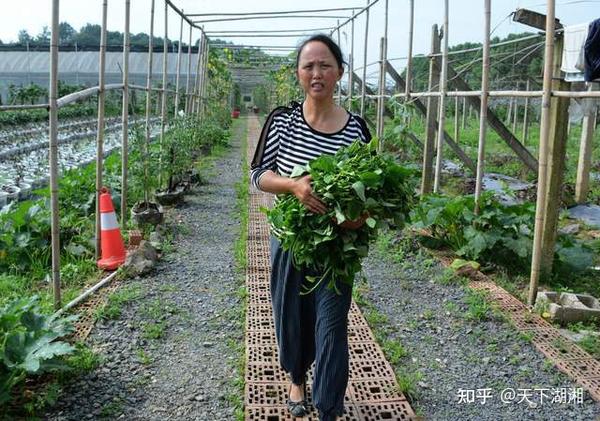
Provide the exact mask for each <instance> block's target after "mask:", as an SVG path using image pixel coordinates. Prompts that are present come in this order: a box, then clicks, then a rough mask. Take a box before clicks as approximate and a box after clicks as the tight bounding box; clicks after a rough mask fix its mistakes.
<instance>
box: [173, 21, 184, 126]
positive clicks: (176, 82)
mask: <svg viewBox="0 0 600 421" xmlns="http://www.w3.org/2000/svg"><path fill="white" fill-rule="evenodd" d="M181 13H183V10H182V11H181ZM182 41H183V16H181V25H180V27H179V46H178V47H179V48H178V49H177V78H176V79H175V114H174V115H175V116H177V112H178V111H179V78H180V73H181V51H182V47H181V42H182Z"/></svg>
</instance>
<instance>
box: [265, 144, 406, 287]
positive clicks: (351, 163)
mask: <svg viewBox="0 0 600 421" xmlns="http://www.w3.org/2000/svg"><path fill="white" fill-rule="evenodd" d="M377 143H378V141H377V139H373V140H372V141H371V142H370V143H369V144H368V145H365V144H364V143H361V142H360V141H355V142H354V143H352V144H351V145H349V146H347V147H344V148H341V149H340V150H338V152H337V153H336V154H335V155H322V156H321V157H319V158H317V159H315V160H313V161H311V162H309V163H308V164H307V165H306V166H297V167H296V168H294V171H293V172H292V174H291V176H292V177H298V176H302V175H305V174H309V175H310V176H311V178H312V188H313V192H314V194H315V195H316V196H318V197H319V198H320V199H321V200H322V201H323V202H324V203H325V204H326V205H327V209H328V211H327V212H326V213H325V214H323V215H320V214H315V213H313V212H311V211H309V210H308V209H306V207H305V206H304V205H303V204H302V203H300V201H299V200H298V199H297V198H296V197H295V196H294V195H292V194H288V195H285V196H282V197H280V198H279V200H278V201H277V202H276V203H275V206H274V207H273V209H271V210H269V211H267V217H268V220H269V222H270V223H271V224H272V226H273V227H274V230H273V233H274V234H275V236H276V237H277V238H278V239H279V241H280V242H281V245H282V247H283V249H284V250H290V251H291V252H292V255H293V263H294V265H295V266H296V268H302V267H307V268H310V269H311V270H314V271H315V273H318V274H319V275H318V276H315V277H307V280H308V281H309V282H311V284H312V285H310V284H309V285H305V286H304V287H305V293H309V292H311V291H313V290H314V289H315V288H316V287H317V286H318V285H319V284H320V282H321V281H323V280H325V279H326V280H327V286H328V287H329V288H333V289H335V290H336V292H339V289H338V284H337V282H343V283H346V284H349V285H352V283H353V281H354V276H355V274H356V273H357V272H359V271H360V270H361V268H362V266H361V260H362V258H363V257H365V256H367V254H368V251H369V243H370V242H371V241H372V240H374V239H375V237H376V236H377V232H378V229H380V228H383V227H387V226H388V224H389V223H390V222H393V223H394V224H395V225H396V226H399V227H401V226H403V225H404V221H405V219H406V217H407V215H408V213H409V211H410V205H411V203H413V197H414V188H413V183H412V182H411V181H412V180H413V179H414V178H413V170H409V169H406V168H403V167H401V166H400V165H398V164H396V163H394V162H393V161H392V160H391V159H389V158H386V157H384V156H381V155H378V154H377V153H376V150H377ZM361 217H366V221H365V224H364V225H363V226H362V227H360V228H358V229H356V230H353V229H345V228H343V227H341V226H340V225H339V224H342V223H343V222H344V221H353V220H357V219H359V218H361Z"/></svg>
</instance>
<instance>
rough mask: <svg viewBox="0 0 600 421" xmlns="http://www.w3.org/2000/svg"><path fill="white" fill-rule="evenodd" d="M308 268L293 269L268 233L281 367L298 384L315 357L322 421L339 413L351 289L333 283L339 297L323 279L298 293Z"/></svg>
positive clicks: (289, 258) (345, 374)
mask: <svg viewBox="0 0 600 421" xmlns="http://www.w3.org/2000/svg"><path fill="white" fill-rule="evenodd" d="M307 275H314V273H312V272H311V271H309V270H307V269H304V270H298V269H296V268H295V267H294V265H293V263H292V255H291V253H290V252H286V251H284V250H283V249H282V248H281V245H280V243H279V241H278V240H277V239H275V238H273V237H271V299H272V302H273V316H274V318H275V333H276V335H277V344H278V346H279V358H280V362H281V366H282V367H283V369H284V370H285V371H287V372H288V373H290V375H291V378H292V382H293V383H294V384H298V385H299V384H302V383H304V379H305V376H306V372H307V371H308V369H309V368H310V366H311V364H312V362H313V361H315V370H314V379H313V385H312V397H313V404H314V406H315V407H316V408H317V409H318V410H319V417H320V419H321V420H322V421H329V420H335V418H336V415H339V416H341V415H342V413H343V411H344V394H345V392H346V386H347V385H348V311H349V310H350V302H351V299H352V288H351V287H350V286H349V285H345V284H344V285H339V289H340V291H341V295H338V294H337V293H336V292H335V291H332V290H329V289H327V286H326V284H327V282H326V281H323V282H322V283H321V285H319V287H317V289H316V290H315V291H313V292H311V293H310V294H308V295H300V292H301V291H302V289H301V285H303V284H304V285H307V281H306V279H305V278H306V276H307Z"/></svg>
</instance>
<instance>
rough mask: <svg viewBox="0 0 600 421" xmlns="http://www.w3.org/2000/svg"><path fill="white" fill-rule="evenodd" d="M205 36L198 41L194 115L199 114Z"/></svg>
mask: <svg viewBox="0 0 600 421" xmlns="http://www.w3.org/2000/svg"><path fill="white" fill-rule="evenodd" d="M203 42H204V35H202V34H200V38H199V39H198V61H197V62H196V77H195V79H194V93H193V94H192V114H196V113H197V112H198V93H199V92H200V69H201V63H202V55H203V54H204V49H203Z"/></svg>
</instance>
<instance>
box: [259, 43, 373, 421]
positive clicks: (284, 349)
mask: <svg viewBox="0 0 600 421" xmlns="http://www.w3.org/2000/svg"><path fill="white" fill-rule="evenodd" d="M343 65H344V61H343V58H342V52H341V50H340V48H339V46H338V45H337V44H335V42H333V41H332V40H331V38H329V37H328V36H326V35H314V36H312V37H310V38H308V39H307V40H306V41H304V42H303V43H302V44H301V45H300V47H299V48H298V50H297V56H296V76H297V77H298V81H299V83H300V86H301V87H302V89H303V90H304V93H305V99H304V101H303V102H302V104H295V105H294V106H293V107H292V108H291V109H287V112H282V110H281V109H279V113H272V115H271V116H269V118H268V119H267V123H266V125H265V127H264V128H263V135H262V136H261V138H263V142H264V143H263V144H262V145H261V144H259V146H258V147H257V151H256V153H255V156H254V160H253V163H252V172H251V180H252V183H253V185H254V186H255V187H257V188H259V189H260V190H262V191H265V192H269V193H274V194H285V193H291V194H294V195H295V196H296V197H297V198H298V199H299V200H300V202H302V203H303V204H304V206H306V208H307V209H308V210H310V211H311V212H315V213H320V214H324V213H326V212H327V208H326V206H325V204H324V203H323V202H322V201H321V200H320V199H319V198H318V197H317V196H316V195H315V193H314V192H313V191H312V188H311V179H310V176H304V177H301V178H296V179H293V178H290V174H291V172H292V169H293V167H294V166H295V165H298V164H300V165H303V164H306V163H307V162H309V161H311V160H312V159H314V158H317V157H318V156H320V155H322V154H334V153H335V152H336V151H337V150H338V149H339V148H340V147H342V146H346V145H349V144H351V143H352V142H354V141H355V140H356V139H360V140H362V141H363V142H365V143H366V142H368V141H369V140H370V139H371V135H370V133H369V130H368V128H367V126H366V124H365V122H364V121H363V120H362V119H361V118H360V117H358V116H356V115H354V114H352V113H349V112H348V111H346V110H345V109H344V108H342V107H340V106H338V105H336V104H335V102H334V100H333V94H334V91H335V88H336V83H337V82H338V81H339V80H340V78H341V77H342V75H343V74H344V68H343ZM265 134H266V136H264V135H265ZM332 223H333V222H332ZM363 223H364V220H363V219H361V220H357V221H346V222H344V223H343V224H342V225H341V226H342V227H343V228H345V229H357V228H359V227H360V226H362V224H363ZM271 265H272V267H271V269H272V270H271V298H272V303H273V315H274V318H275V331H276V335H277V344H278V346H279V355H280V362H281V365H282V367H283V368H284V369H285V370H286V371H287V372H288V373H289V374H290V377H291V385H290V390H289V397H288V402H287V406H288V409H289V410H290V412H291V414H292V415H293V416H296V417H302V416H304V415H306V414H308V410H307V403H306V399H305V398H306V396H305V392H306V382H305V379H306V372H307V371H308V369H309V368H310V366H311V364H312V362H313V361H315V370H314V380H313V387H312V397H313V403H314V405H315V407H316V408H317V409H318V411H319V417H320V419H321V420H323V421H329V420H335V419H336V416H341V415H342V413H343V410H344V405H343V404H344V393H345V391H346V386H347V384H348V333H347V319H348V311H349V309H350V301H351V293H352V290H351V287H349V286H348V285H345V284H344V285H339V288H340V291H341V295H338V294H336V293H335V292H334V291H332V290H330V289H328V288H327V287H326V284H327V282H321V283H320V285H319V286H318V287H317V288H316V290H315V291H314V292H312V293H310V294H308V295H300V291H301V286H302V285H303V284H304V285H306V276H307V275H308V276H310V275H315V273H314V271H312V270H311V268H303V269H301V270H298V269H297V268H295V267H294V266H293V264H292V256H291V254H290V253H289V252H286V251H284V250H283V249H282V248H281V245H280V244H279V242H278V241H277V239H276V238H275V237H273V236H272V237H271Z"/></svg>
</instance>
